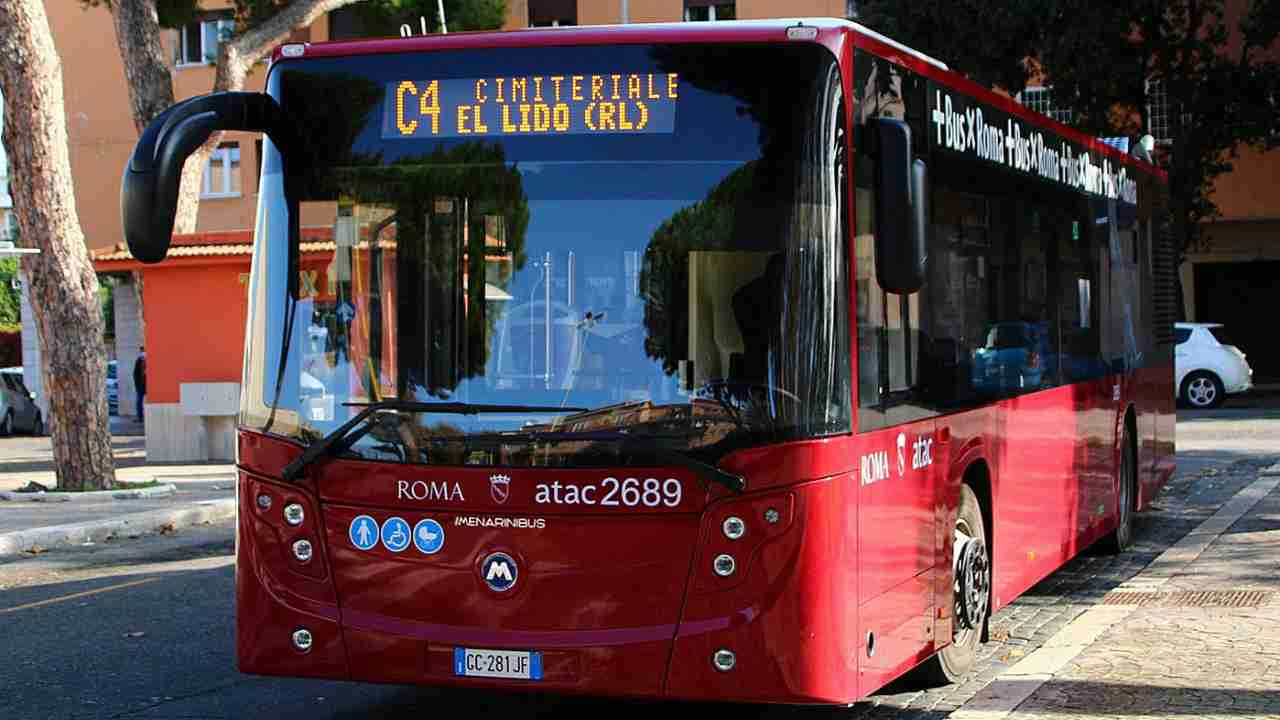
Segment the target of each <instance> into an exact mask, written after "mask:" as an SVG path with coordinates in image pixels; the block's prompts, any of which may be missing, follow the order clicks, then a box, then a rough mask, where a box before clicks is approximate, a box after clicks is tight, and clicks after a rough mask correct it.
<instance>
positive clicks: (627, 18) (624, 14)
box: [621, 0, 631, 25]
mask: <svg viewBox="0 0 1280 720" xmlns="http://www.w3.org/2000/svg"><path fill="white" fill-rule="evenodd" d="M621 1H622V24H623V25H626V24H627V23H629V22H631V18H630V15H631V13H630V12H629V10H628V7H627V5H628V2H627V0H621Z"/></svg>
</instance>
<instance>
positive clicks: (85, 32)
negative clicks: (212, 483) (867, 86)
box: [28, 0, 1280, 461]
mask: <svg viewBox="0 0 1280 720" xmlns="http://www.w3.org/2000/svg"><path fill="white" fill-rule="evenodd" d="M231 5H232V3H231V2H230V0H205V2H204V3H203V6H204V7H205V8H206V13H205V15H204V16H203V17H202V18H201V19H200V21H199V22H196V23H194V24H192V25H190V26H188V27H185V28H183V29H181V30H166V31H164V32H163V42H164V45H165V52H166V54H167V56H168V57H170V58H172V74H173V81H174V89H175V96H176V97H177V98H178V99H182V98H186V97H190V96H192V95H197V94H201V93H205V92H208V91H209V90H210V89H211V88H212V85H213V66H212V64H211V62H212V58H213V57H215V56H216V52H217V44H218V42H219V41H220V33H222V32H225V31H227V30H229V28H230V26H229V22H230V12H231V10H230V8H231ZM852 5H853V3H851V2H847V1H846V0H508V8H507V20H506V23H505V25H504V27H505V28H506V29H516V28H522V27H529V26H556V25H588V24H613V23H628V22H629V23H638V22H678V21H718V20H728V19H752V18H769V17H797V16H838V17H844V16H846V14H847V13H848V12H850V11H851V9H852V8H851V6H852ZM46 9H47V12H48V13H49V18H50V24H51V26H52V30H53V34H54V39H55V42H56V45H57V47H58V50H59V53H60V55H61V58H62V63H63V82H64V92H65V96H66V111H67V125H68V136H69V142H70V146H71V148H70V149H71V163H72V172H73V174H74V182H75V188H76V203H77V209H78V211H79V215H80V221H81V224H82V226H83V227H84V231H85V237H86V241H87V243H88V245H89V247H90V249H91V250H92V251H93V252H94V254H95V259H96V264H97V267H98V269H99V271H100V272H102V273H107V274H111V275H113V276H114V277H115V278H116V279H117V285H116V290H115V322H116V348H115V354H116V357H117V359H118V362H119V367H120V373H119V377H120V381H119V382H120V412H121V413H122V414H126V415H132V414H134V412H135V411H134V398H135V394H134V388H133V382H132V378H131V373H130V372H129V369H130V368H132V366H133V362H134V359H135V358H136V356H137V352H138V349H139V348H140V347H141V346H144V345H145V347H146V348H147V366H148V381H147V395H146V417H147V423H146V432H147V453H148V457H149V458H151V459H152V460H167V461H179V460H192V459H204V458H229V457H231V456H232V453H233V452H234V447H233V438H234V422H235V412H236V408H237V406H238V401H237V399H238V394H239V383H240V375H241V372H240V368H241V358H242V352H243V343H244V323H245V308H246V304H247V303H246V297H245V296H246V280H245V278H246V277H247V274H248V271H249V252H250V249H251V243H252V237H251V230H250V228H251V227H252V223H253V217H254V208H255V206H256V204H257V181H258V171H257V168H258V166H259V156H260V150H261V143H260V139H259V137H258V136H256V135H253V134H246V133H229V134H227V136H226V138H225V140H224V143H223V145H222V147H220V148H219V149H218V151H217V152H216V153H215V155H214V157H213V158H212V159H211V161H210V164H209V166H208V167H206V169H205V173H204V184H203V188H202V200H201V203H200V211H199V218H198V222H197V231H198V232H196V233H195V234H193V235H191V236H187V237H180V238H177V239H176V241H175V248H174V250H173V252H171V254H170V257H171V260H169V261H167V262H166V263H164V264H161V265H156V266H145V267H144V266H142V265H140V264H139V263H137V262H136V261H134V260H133V259H132V258H131V257H130V256H129V255H128V252H127V251H126V250H125V249H124V247H123V245H122V244H121V242H122V235H121V227H120V220H119V200H118V197H119V190H118V188H119V181H120V180H119V178H120V173H121V169H122V168H123V166H124V164H125V162H126V160H127V158H128V155H129V153H130V151H131V150H132V148H133V145H134V142H135V141H136V139H137V133H136V131H135V129H134V127H133V122H132V119H131V115H130V112H129V104H128V94H127V90H126V86H125V81H124V73H123V67H122V62H121V59H120V54H119V49H118V47H117V45H116V40H115V34H114V31H113V26H112V21H111V18H110V16H109V14H108V12H107V10H106V9H105V8H103V7H85V6H84V5H83V4H82V3H79V2H72V1H70V0H68V1H63V0H59V1H58V2H49V3H46ZM428 23H429V27H430V28H433V29H434V22H433V19H428ZM360 34H361V33H360V30H359V27H358V22H356V20H355V16H354V15H353V14H352V13H351V11H350V10H349V9H347V10H339V11H336V12H334V13H331V14H330V15H329V16H327V17H324V18H321V19H320V20H319V21H318V22H316V23H315V24H314V25H312V26H311V27H309V28H306V29H304V30H301V31H299V32H298V33H295V37H294V40H295V41H323V40H336V39H348V38H351V37H358V36H360ZM265 69H266V66H265V64H264V65H263V66H262V70H263V71H262V72H255V73H253V74H252V75H251V76H250V79H249V87H248V88H247V89H250V90H254V89H260V88H261V84H262V83H263V81H264V79H265V75H266V73H265ZM1023 99H1024V101H1025V102H1027V104H1028V105H1033V106H1035V107H1036V109H1040V110H1049V109H1052V108H1051V107H1049V106H1048V104H1047V103H1045V107H1040V106H1039V105H1037V103H1042V101H1045V100H1047V97H1046V96H1045V95H1044V94H1037V92H1036V90H1035V89H1034V88H1033V89H1031V90H1029V92H1028V93H1026V94H1024V97H1023ZM1276 157H1277V155H1276V154H1274V153H1272V154H1269V155H1266V156H1262V155H1253V154H1249V153H1245V154H1243V155H1242V158H1241V160H1240V161H1239V162H1238V163H1237V168H1238V169H1237V171H1236V173H1234V174H1232V175H1231V176H1228V177H1226V178H1223V180H1222V181H1221V182H1220V183H1219V192H1218V195H1217V199H1218V201H1219V203H1220V204H1221V205H1222V207H1223V210H1224V214H1225V217H1224V219H1223V221H1221V222H1218V223H1215V224H1214V225H1213V226H1212V227H1211V228H1210V237H1211V238H1212V241H1213V244H1212V247H1213V248H1214V251H1213V252H1205V253H1199V254H1196V255H1193V256H1192V257H1191V258H1190V260H1189V262H1188V263H1186V265H1185V266H1184V268H1183V279H1184V283H1185V287H1187V288H1189V290H1188V293H1187V314H1188V317H1190V318H1194V319H1201V318H1203V317H1205V313H1206V312H1209V306H1210V305H1212V302H1211V301H1210V300H1207V299H1206V298H1207V297H1210V295H1206V296H1202V295H1201V294H1200V293H1199V288H1200V286H1201V284H1203V282H1202V280H1201V278H1202V277H1210V276H1215V273H1218V274H1220V273H1221V270H1220V267H1221V266H1222V264H1223V263H1228V262H1229V263H1235V265H1233V266H1229V267H1242V266H1240V265H1239V264H1238V261H1240V260H1246V259H1248V260H1253V259H1256V258H1267V259H1268V260H1269V263H1270V265H1269V267H1273V268H1275V269H1276V270H1280V250H1277V249H1276V248H1277V247H1278V246H1276V245H1275V244H1274V243H1271V244H1268V243H1267V242H1266V240H1267V239H1269V238H1271V237H1275V236H1276V231H1280V199H1277V198H1276V197H1275V196H1274V193H1273V192H1272V191H1271V187H1273V186H1274V178H1275V177H1276V175H1277V173H1276V162H1275V158H1276ZM305 224H306V223H305V218H304V225H305ZM138 270H141V277H142V279H143V281H142V283H143V291H142V293H141V295H142V296H143V297H142V299H143V307H144V308H145V322H143V317H142V314H140V313H139V307H138V302H137V297H138V293H136V291H135V288H134V286H133V285H132V283H133V282H134V280H133V278H134V271H138ZM1191 288H1195V289H1196V292H1191V290H1190V289H1191ZM1258 306H1259V307H1262V306H1265V303H1258ZM1213 312H1217V311H1216V310H1215V311H1213ZM1219 317H1222V316H1219ZM1208 319H1214V318H1212V317H1209V318H1208ZM144 328H145V330H144ZM32 340H34V338H32ZM29 367H31V368H34V364H29ZM28 374H29V375H31V374H33V373H28ZM34 374H36V375H37V376H38V373H34ZM32 382H36V383H38V377H36V378H31V377H28V383H29V384H31V383H32Z"/></svg>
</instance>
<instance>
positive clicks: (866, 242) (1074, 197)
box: [854, 54, 1141, 431]
mask: <svg viewBox="0 0 1280 720" xmlns="http://www.w3.org/2000/svg"><path fill="white" fill-rule="evenodd" d="M854 72H855V79H854V86H855V91H856V92H857V96H856V103H857V107H856V109H855V116H856V117H858V118H868V117H875V116H884V117H893V118H897V119H901V120H904V121H905V122H906V123H907V124H908V126H910V127H911V129H912V138H913V143H914V146H913V150H915V151H916V152H917V153H918V154H920V155H921V156H923V157H924V158H925V159H926V162H927V164H928V168H929V179H930V187H931V193H930V199H929V200H930V208H931V213H932V218H931V223H932V226H931V228H930V232H929V237H928V242H929V248H928V267H927V271H926V277H925V283H924V286H923V287H922V288H921V290H920V291H919V292H916V293H913V294H911V295H894V294H892V293H887V292H885V291H884V290H883V289H882V288H881V287H880V286H879V285H878V283H877V282H876V276H875V242H874V240H875V218H874V212H873V210H874V207H875V202H874V188H873V184H872V178H873V176H874V163H875V158H874V157H871V156H870V155H868V154H859V155H857V156H856V159H855V178H856V202H857V206H856V208H855V216H854V217H855V229H854V243H855V253H856V258H857V260H856V273H857V279H856V280H857V285H856V298H855V313H856V318H857V333H858V334H857V343H858V345H857V347H858V396H859V399H858V405H859V421H858V427H859V429H860V430H863V431H866V430H872V429H876V428H880V427H886V426H890V425H895V424H898V423H901V422H908V421H910V420H913V419H918V418H923V417H929V416H931V415H937V414H940V413H946V412H953V411H957V410H963V409H966V408H971V407H976V406H979V405H981V404H983V403H985V402H989V401H991V400H996V399H999V398H1003V397H1009V396H1012V395H1019V394H1024V393H1030V392H1036V391H1039V390H1044V389H1048V388H1053V387H1056V386H1060V385H1063V384H1066V383H1073V382H1080V381H1085V380H1090V379H1093V378H1097V377H1100V376H1102V375H1104V374H1106V373H1107V372H1108V371H1109V369H1110V368H1112V367H1113V366H1121V365H1122V364H1123V363H1125V362H1130V361H1131V360H1132V358H1134V357H1135V356H1136V351H1137V348H1138V333H1137V327H1138V325H1139V323H1140V322H1141V318H1140V315H1139V308H1137V307H1136V306H1128V305H1126V304H1125V299H1126V298H1137V297H1138V293H1137V292H1136V291H1135V289H1134V283H1135V280H1134V278H1135V275H1136V268H1135V267H1134V263H1133V256H1132V253H1131V252H1130V251H1129V248H1128V246H1126V245H1125V242H1126V240H1131V238H1130V237H1129V233H1128V231H1123V230H1122V229H1121V228H1122V227H1123V219H1122V218H1119V217H1117V211H1116V210H1115V209H1114V203H1112V204H1111V205H1108V204H1107V203H1105V202H1103V203H1092V202H1090V201H1089V200H1088V199H1087V197H1086V196H1085V195H1083V194H1081V193H1078V192H1075V191H1073V190H1070V189H1068V188H1065V187H1063V186H1061V185H1054V184H1050V183H1036V182H1032V181H1028V180H1027V179H1026V178H1025V177H1021V176H1018V175H1016V174H1013V173H1010V172H1007V171H1005V170H1003V169H1000V168H995V167H992V166H990V165H989V164H984V163H980V162H977V161H975V160H973V159H971V158H960V157H957V156H955V155H953V154H947V153H943V152H937V151H934V152H930V150H931V145H930V142H931V140H932V138H933V129H932V127H930V126H929V125H928V124H927V121H928V118H927V113H926V112H925V108H926V107H927V105H926V102H925V100H926V98H925V83H924V81H923V80H922V79H921V78H920V77H919V76H917V75H915V74H914V73H911V72H909V71H906V70H904V69H902V68H899V67H897V66H895V65H893V64H892V63H889V62H887V61H885V60H882V59H879V58H875V57H872V56H869V55H865V54H859V55H858V56H857V59H856V60H855V67H854ZM862 129H863V126H862V125H856V126H855V128H854V145H855V147H864V146H865V143H860V142H859V133H860V132H861V131H862ZM1131 224H1132V223H1131V222H1130V225H1131ZM1104 283H1107V285H1106V286H1104Z"/></svg>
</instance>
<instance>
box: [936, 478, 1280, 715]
mask: <svg viewBox="0 0 1280 720" xmlns="http://www.w3.org/2000/svg"><path fill="white" fill-rule="evenodd" d="M1233 505H1234V506H1235V507H1234V508H1233V507H1232V506H1233ZM1046 651H1047V652H1046ZM1055 655H1056V657H1055ZM1024 664H1025V665H1028V666H1030V665H1036V667H1025V668H1024V667H1021V666H1023V665H1024ZM999 685H1003V686H1004V687H1003V688H1001V687H998V686H999ZM1020 685H1021V687H1020ZM1031 688H1035V689H1034V690H1031ZM1002 693H1003V694H1005V695H1006V696H1012V698H1007V699H1008V700H1009V702H1008V703H1007V705H1008V706H1012V707H1013V711H1012V712H1009V711H1008V707H1001V703H1000V702H999V697H998V696H999V695H1001V694H1002ZM984 696H985V697H984ZM1020 697H1025V699H1024V700H1021V701H1020V702H1019V700H1018V698H1020ZM984 701H985V702H984ZM959 716H963V717H965V718H974V719H977V718H984V719H995V718H1004V717H1007V718H1011V719H1016V718H1037V719H1039V718H1044V719H1046V720H1068V719H1070V720H1094V719H1098V720H1101V719H1103V718H1131V717H1135V716H1136V717H1177V718H1231V719H1233V720H1240V719H1242V718H1280V466H1277V467H1273V468H1272V469H1269V470H1267V471H1265V472H1264V473H1263V474H1262V475H1261V476H1259V478H1258V480H1257V481H1255V482H1254V483H1253V484H1252V485H1251V486H1249V487H1248V488H1246V489H1245V490H1243V491H1242V492H1240V493H1239V494H1238V495H1236V496H1235V497H1234V498H1233V499H1232V500H1231V501H1230V502H1229V503H1227V504H1226V505H1224V506H1223V508H1222V509H1221V510H1220V511H1219V513H1218V514H1217V515H1216V516H1215V517H1214V518H1211V519H1210V520H1207V521H1205V522H1204V523H1203V524H1202V525H1200V526H1199V527H1198V528H1197V529H1196V530H1195V531H1193V532H1192V533H1190V534H1189V535H1187V536H1186V537H1185V538H1183V540H1181V541H1179V543H1178V544H1177V545H1175V546H1174V547H1173V548H1170V550H1169V551H1167V552H1165V553H1164V554H1162V555H1161V557H1160V558H1159V559H1157V560H1156V562H1154V563H1152V565H1151V566H1149V567H1148V568H1147V569H1146V570H1144V571H1143V572H1142V573H1139V574H1138V575H1137V576H1136V577H1134V578H1132V579H1131V580H1130V581H1128V582H1126V583H1124V584H1123V585H1121V586H1120V587H1118V588H1116V589H1115V590H1114V591H1113V592H1112V593H1110V594H1109V595H1108V596H1107V597H1106V598H1105V599H1104V600H1103V601H1102V603H1101V604H1099V605H1097V606H1095V607H1094V608H1092V609H1091V610H1090V611H1089V612H1088V613H1086V614H1085V615H1082V616H1080V617H1079V618H1078V619H1077V620H1076V622H1074V623H1072V626H1069V627H1067V628H1064V629H1063V631H1061V632H1059V633H1058V635H1056V636H1055V637H1054V638H1052V639H1050V640H1049V642H1047V643H1046V646H1045V648H1044V650H1042V651H1041V655H1040V657H1034V656H1033V657H1028V658H1027V660H1026V661H1024V662H1023V663H1018V664H1017V665H1014V666H1013V667H1012V668H1011V669H1010V671H1009V672H1008V673H1006V675H1005V676H1004V677H1002V678H1001V680H1000V682H998V683H994V684H993V685H992V686H990V687H989V688H988V689H987V690H985V691H984V692H983V693H982V694H981V695H980V696H979V698H977V701H976V702H975V703H974V704H973V705H970V706H966V708H965V710H963V711H962V712H961V713H959V714H958V715H957V717H959Z"/></svg>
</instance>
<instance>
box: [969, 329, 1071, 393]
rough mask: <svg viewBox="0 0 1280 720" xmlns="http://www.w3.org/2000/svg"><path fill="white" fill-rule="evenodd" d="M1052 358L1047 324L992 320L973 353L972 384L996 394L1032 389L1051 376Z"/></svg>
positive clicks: (1052, 371) (981, 389) (978, 388)
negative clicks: (982, 340) (983, 339)
mask: <svg viewBox="0 0 1280 720" xmlns="http://www.w3.org/2000/svg"><path fill="white" fill-rule="evenodd" d="M1054 360H1055V357H1054V354H1053V353H1052V352H1050V351H1049V332H1048V324H1047V323H1031V322H999V323H994V324H992V325H990V326H988V327H987V335H986V342H985V344H984V345H983V346H982V347H979V348H977V349H976V350H974V352H973V374H972V377H971V380H972V382H973V387H974V389H975V390H978V391H979V392H986V393H992V394H997V395H1004V394H1007V393H1018V392H1023V391H1027V390H1033V389H1036V388H1039V387H1040V384H1041V380H1042V378H1044V377H1046V376H1047V377H1052V376H1053V374H1054V371H1055V368H1053V367H1051V366H1050V363H1052V362H1053V361H1054Z"/></svg>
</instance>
